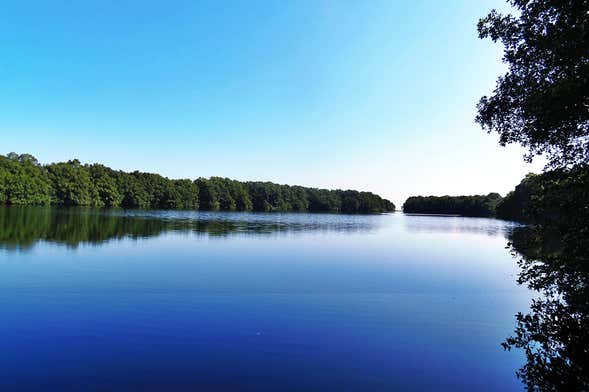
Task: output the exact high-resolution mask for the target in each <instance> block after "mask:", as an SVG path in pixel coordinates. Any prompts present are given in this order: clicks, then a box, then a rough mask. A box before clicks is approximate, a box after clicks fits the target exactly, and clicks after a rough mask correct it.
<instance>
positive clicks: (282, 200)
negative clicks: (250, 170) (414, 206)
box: [0, 153, 395, 213]
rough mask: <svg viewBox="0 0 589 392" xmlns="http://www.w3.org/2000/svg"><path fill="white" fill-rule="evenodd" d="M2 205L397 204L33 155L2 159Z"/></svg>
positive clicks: (320, 208) (304, 207) (367, 207)
mask: <svg viewBox="0 0 589 392" xmlns="http://www.w3.org/2000/svg"><path fill="white" fill-rule="evenodd" d="M0 204H5V205H61V206H93V207H123V208H144V209H145V208H157V209H192V210H196V209H202V210H211V211H262V212H272V211H283V212H288V211H297V212H303V211H311V212H342V213H380V212H387V211H394V210H395V205H394V204H393V203H391V202H390V201H388V200H386V199H382V198H381V197H380V196H378V195H375V194H373V193H370V192H358V191H352V190H346V191H342V190H326V189H316V188H305V187H301V186H289V185H279V184H274V183H271V182H240V181H235V180H230V179H228V178H221V177H211V178H209V179H206V178H199V179H197V180H196V181H192V180H188V179H182V180H171V179H168V178H166V177H163V176H160V175H159V174H152V173H141V172H138V171H135V172H132V173H126V172H122V171H115V170H113V169H111V168H108V167H106V166H103V165H100V164H92V165H83V164H81V163H80V161H78V160H77V159H74V160H71V161H67V162H60V163H52V164H49V165H40V164H39V163H38V162H37V160H36V159H35V158H34V157H33V156H31V155H29V154H22V155H18V154H15V153H10V154H8V155H7V156H2V155H0Z"/></svg>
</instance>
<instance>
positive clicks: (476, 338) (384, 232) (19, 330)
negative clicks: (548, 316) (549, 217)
mask: <svg viewBox="0 0 589 392" xmlns="http://www.w3.org/2000/svg"><path fill="white" fill-rule="evenodd" d="M511 229H512V227H511V226H510V224H509V223H506V222H501V221H497V220H489V219H476V218H456V217H431V216H404V215H402V214H388V215H378V216H346V215H318V214H317V215H310V214H242V213H227V214H225V213H200V212H132V213H129V212H122V211H111V212H104V211H103V212H97V211H89V210H54V209H53V210H52V209H42V208H22V209H18V208H1V209H0V277H1V278H0V390H1V391H20V390H22V391H28V390H43V391H45V390H55V391H68V390H79V391H92V390H97V391H111V390H138V391H147V390H158V391H159V390H161V391H175V390H179V391H217V390H235V391H395V390H414V391H424V390H449V391H457V390H468V391H470V390H477V391H486V390H489V391H507V390H521V389H522V387H521V385H520V382H519V381H518V380H517V379H516V377H515V376H514V371H515V370H516V369H517V368H519V367H520V366H521V364H522V362H523V357H522V354H521V353H518V352H504V351H503V349H502V348H501V346H500V343H501V342H502V341H503V340H504V339H505V337H507V336H508V335H509V334H510V333H512V332H513V328H514V318H513V315H514V314H515V313H516V312H517V311H521V310H525V309H526V308H527V306H528V302H529V299H530V294H529V293H528V292H527V290H526V289H524V288H522V287H519V286H517V285H516V283H515V276H516V274H517V267H516V264H515V261H514V260H513V259H512V257H511V256H510V254H509V252H508V251H507V250H506V249H505V244H506V239H505V237H506V235H507V233H508V232H509V231H510V230H511Z"/></svg>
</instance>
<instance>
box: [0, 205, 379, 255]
mask: <svg viewBox="0 0 589 392" xmlns="http://www.w3.org/2000/svg"><path fill="white" fill-rule="evenodd" d="M376 224H377V222H376V221H375V220H374V219H366V217H365V216H362V215H335V214H278V213H266V214H265V213H223V212H200V211H139V210H128V211H125V210H100V209H84V208H70V209H60V208H44V207H11V208H6V207H0V248H5V249H26V248H30V247H32V246H33V245H34V244H35V243H37V242H38V241H47V242H53V243H60V244H65V245H67V246H73V247H75V246H77V245H79V244H81V243H90V244H99V243H102V242H105V241H108V240H111V239H121V238H134V239H137V238H147V237H154V236H158V235H160V234H162V233H165V232H168V231H173V232H191V233H196V234H205V235H209V236H227V235H231V234H241V235H247V234H254V235H260V234H279V233H288V232H308V231H317V232H350V233H351V232H369V231H371V230H374V228H375V226H376Z"/></svg>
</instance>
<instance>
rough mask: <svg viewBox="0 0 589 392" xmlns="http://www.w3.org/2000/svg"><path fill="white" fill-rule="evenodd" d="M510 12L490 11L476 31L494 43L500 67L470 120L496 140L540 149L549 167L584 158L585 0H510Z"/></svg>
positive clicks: (588, 94)
mask: <svg viewBox="0 0 589 392" xmlns="http://www.w3.org/2000/svg"><path fill="white" fill-rule="evenodd" d="M510 3H511V4H512V5H513V6H514V7H515V8H516V9H517V11H518V14H517V15H515V16H514V15H503V14H500V13H498V12H496V11H494V10H493V11H491V13H489V14H488V15H487V16H486V17H485V18H483V19H481V20H480V21H479V24H478V31H479V36H480V37H481V38H487V37H488V38H491V39H492V40H493V41H501V43H502V44H503V46H504V49H505V52H504V55H503V61H504V62H505V63H506V64H507V65H508V67H509V69H508V71H507V73H506V74H505V75H503V76H501V77H500V78H499V79H498V81H497V86H496V88H495V90H494V91H493V94H492V95H491V96H488V97H487V96H485V97H483V98H481V100H480V102H479V104H478V116H477V121H478V122H479V123H480V124H481V125H482V126H483V128H484V129H486V130H488V131H489V132H491V131H494V132H497V133H499V136H500V139H499V141H500V143H501V145H505V144H508V143H519V144H521V145H522V146H525V147H527V148H528V154H527V155H526V159H528V160H531V159H532V157H533V156H534V155H538V154H543V153H545V154H547V155H548V157H549V159H550V164H551V165H552V166H553V167H561V166H570V165H573V164H576V163H589V2H588V1H587V0H512V1H510Z"/></svg>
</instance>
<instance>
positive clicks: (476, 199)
mask: <svg viewBox="0 0 589 392" xmlns="http://www.w3.org/2000/svg"><path fill="white" fill-rule="evenodd" d="M501 199H502V198H501V195H499V194H498V193H489V194H488V195H474V196H411V197H409V198H408V199H407V200H406V201H405V203H404V204H403V212H405V213H410V214H446V215H462V216H472V217H493V216H495V210H496V207H497V204H499V203H500V202H501Z"/></svg>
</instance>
